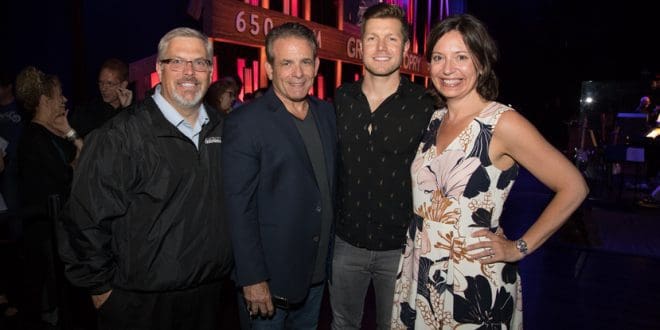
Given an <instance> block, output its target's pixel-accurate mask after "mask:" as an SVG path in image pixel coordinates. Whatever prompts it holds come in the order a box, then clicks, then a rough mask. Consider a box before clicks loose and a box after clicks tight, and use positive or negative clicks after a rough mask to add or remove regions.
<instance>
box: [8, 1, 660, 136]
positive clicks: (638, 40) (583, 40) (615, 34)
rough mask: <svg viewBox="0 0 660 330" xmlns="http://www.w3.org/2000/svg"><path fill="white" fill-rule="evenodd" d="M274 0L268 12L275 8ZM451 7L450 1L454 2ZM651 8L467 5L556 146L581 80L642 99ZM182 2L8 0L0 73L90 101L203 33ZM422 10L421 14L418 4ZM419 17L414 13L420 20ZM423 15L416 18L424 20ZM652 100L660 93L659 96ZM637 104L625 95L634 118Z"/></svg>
mask: <svg viewBox="0 0 660 330" xmlns="http://www.w3.org/2000/svg"><path fill="white" fill-rule="evenodd" d="M276 2H277V0H272V1H271V5H272V6H275V7H276V4H275V3H276ZM452 2H453V3H455V1H452ZM652 3H653V1H648V0H647V1H636V0H629V1H622V2H604V1H596V0H583V1H569V0H534V1H531V0H508V1H492V0H466V1H465V2H464V3H463V4H464V9H465V11H466V12H468V13H471V14H474V15H475V16H477V17H479V18H480V19H481V20H483V21H484V22H485V23H486V24H487V26H488V28H489V30H490V32H491V34H492V35H493V37H494V38H495V39H496V41H497V43H498V45H499V47H500V55H501V56H500V57H501V60H500V63H499V65H498V66H497V67H496V69H497V72H498V75H499V77H500V81H501V93H500V101H502V102H503V103H507V104H511V105H512V106H514V107H515V108H516V109H518V110H519V111H520V112H521V113H523V114H524V115H525V116H527V117H528V118H529V119H530V120H531V121H532V122H533V123H534V124H536V125H537V127H539V129H540V130H541V131H542V132H543V133H544V134H545V135H547V136H548V138H549V139H550V140H551V141H553V142H554V143H555V144H559V145H561V144H563V143H565V140H566V134H565V127H564V126H566V122H567V121H568V120H569V119H571V118H572V117H575V116H576V113H577V112H578V111H579V98H580V92H581V88H580V86H581V82H582V81H585V80H597V81H613V82H626V83H627V84H628V85H630V83H631V82H632V83H633V85H635V86H639V88H640V91H639V96H641V95H643V94H645V93H648V92H649V89H650V87H649V82H650V81H651V80H652V79H653V78H654V77H655V76H656V74H658V73H660V68H659V65H658V62H659V61H658V58H659V53H658V40H660V38H659V37H658V32H657V31H658V30H660V29H659V28H658V22H657V21H658V18H659V17H658V11H657V10H655V8H654V5H653V4H652ZM187 6H188V0H157V1H156V0H144V1H137V0H56V1H37V0H21V1H17V0H6V1H2V3H1V4H0V24H2V25H1V26H0V40H2V43H1V44H2V48H1V50H0V65H1V66H2V67H3V69H4V70H9V71H10V72H12V73H17V72H18V71H19V70H20V69H21V68H23V67H24V66H26V65H35V66H37V67H38V68H40V69H42V70H43V71H45V72H48V73H53V74H56V75H58V76H59V77H60V78H61V80H62V82H63V87H64V93H65V95H66V96H67V97H68V98H69V100H70V103H72V105H75V104H76V103H78V102H81V101H84V100H86V99H88V98H89V97H91V96H93V95H94V94H95V93H96V85H95V80H96V75H97V72H98V67H99V66H100V64H101V62H102V61H103V60H104V59H105V58H108V57H118V58H121V59H124V60H125V61H127V62H132V61H135V60H138V59H142V58H144V57H147V56H150V55H153V54H154V53H155V52H156V46H157V43H158V40H159V38H160V37H161V36H162V35H163V34H164V33H165V32H166V31H168V30H169V29H171V28H174V27H177V26H190V27H193V28H201V26H202V22H198V21H196V20H194V19H192V18H191V17H190V16H188V14H187V13H186V8H187ZM420 7H424V6H420ZM420 14H421V13H420ZM422 17H423V16H422ZM656 93H657V92H656ZM637 100H638V97H635V98H634V99H633V97H631V100H630V101H627V100H626V102H625V103H630V104H629V105H628V106H629V109H621V110H619V111H632V110H633V109H634V108H635V106H636V102H637Z"/></svg>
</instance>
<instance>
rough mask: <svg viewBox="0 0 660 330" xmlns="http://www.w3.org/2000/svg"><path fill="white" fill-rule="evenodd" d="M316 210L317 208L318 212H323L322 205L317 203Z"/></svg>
mask: <svg viewBox="0 0 660 330" xmlns="http://www.w3.org/2000/svg"><path fill="white" fill-rule="evenodd" d="M315 210H316V212H318V213H321V206H320V205H317V206H316V209H315Z"/></svg>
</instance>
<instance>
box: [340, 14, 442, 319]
mask: <svg viewBox="0 0 660 330" xmlns="http://www.w3.org/2000/svg"><path fill="white" fill-rule="evenodd" d="M363 22H364V23H363V25H362V47H363V52H364V66H365V69H366V70H365V71H366V72H365V76H364V79H363V80H361V81H359V82H356V83H350V84H345V85H343V86H340V87H339V89H338V90H337V93H336V94H335V97H336V101H335V106H336V111H337V128H338V138H339V151H340V166H339V172H338V176H339V184H338V188H339V194H338V204H339V205H338V206H339V208H338V212H337V221H336V226H337V227H336V234H337V237H336V241H335V248H334V257H333V264H332V279H331V286H330V302H331V304H332V311H333V320H332V329H360V328H361V323H362V310H363V305H364V297H365V294H366V291H367V288H368V287H369V283H370V282H371V281H373V285H374V289H375V293H376V318H377V325H378V329H389V327H390V319H391V311H392V297H393V295H394V283H395V277H396V272H397V268H398V265H399V258H400V256H401V248H402V246H403V244H404V242H405V238H406V235H405V231H406V228H407V227H408V225H409V224H410V221H411V219H412V218H413V210H412V196H411V184H410V165H411V162H412V159H413V158H414V156H415V152H416V150H417V146H418V144H419V141H420V139H421V137H422V133H423V131H424V129H425V128H426V125H427V124H428V121H429V119H430V116H431V114H432V113H433V102H432V99H431V98H430V97H429V96H428V95H427V94H426V93H425V91H424V88H423V87H422V86H419V85H415V84H413V83H412V82H410V81H409V80H408V79H406V78H405V77H401V75H400V72H399V71H400V66H401V63H402V61H403V54H404V52H406V51H408V48H409V45H410V43H409V40H408V26H407V23H406V20H405V13H404V12H403V10H402V9H401V8H399V7H397V6H393V5H388V4H378V5H375V6H372V7H370V8H369V9H368V10H367V11H366V12H365V14H364V18H363Z"/></svg>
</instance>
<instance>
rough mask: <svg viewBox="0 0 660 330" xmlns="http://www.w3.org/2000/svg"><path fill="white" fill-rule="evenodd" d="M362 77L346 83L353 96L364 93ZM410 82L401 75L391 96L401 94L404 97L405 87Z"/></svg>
mask: <svg viewBox="0 0 660 330" xmlns="http://www.w3.org/2000/svg"><path fill="white" fill-rule="evenodd" d="M363 79H364V78H360V80H358V81H356V82H355V83H353V84H350V85H348V86H350V88H349V91H350V93H351V94H352V95H353V96H355V97H357V96H358V95H360V94H364V92H362V82H363ZM411 84H412V82H411V81H410V80H409V79H408V78H406V77H404V76H401V79H400V80H399V86H398V87H397V88H396V91H394V93H392V95H391V96H394V95H397V94H402V95H401V96H403V97H405V96H406V95H405V91H406V90H407V89H408V88H405V87H407V86H409V85H411Z"/></svg>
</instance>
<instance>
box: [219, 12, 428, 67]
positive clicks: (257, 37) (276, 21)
mask: <svg viewBox="0 0 660 330" xmlns="http://www.w3.org/2000/svg"><path fill="white" fill-rule="evenodd" d="M212 8H213V11H212V14H211V19H212V26H211V31H208V33H209V37H211V38H213V39H216V40H219V41H224V42H229V43H234V44H240V45H245V46H251V47H263V46H264V41H265V40H266V35H267V34H268V32H269V31H270V30H271V29H272V28H273V27H274V26H278V25H281V24H284V23H286V22H298V23H301V24H304V25H305V26H307V27H308V28H310V29H312V30H314V33H315V34H316V39H317V40H318V42H319V50H318V55H319V57H321V58H324V59H329V60H340V61H344V62H350V63H354V64H357V65H362V42H361V40H360V36H359V35H355V34H349V33H346V32H344V31H340V30H338V29H336V28H333V27H329V26H326V25H322V24H318V23H315V22H310V21H306V20H303V19H301V18H298V17H294V16H289V15H285V14H283V13H281V12H278V11H273V10H267V9H264V8H261V7H257V6H251V5H248V4H245V3H243V2H241V1H236V0H214V2H213V6H212ZM401 71H402V72H405V73H410V74H415V75H421V76H426V75H427V74H428V63H427V62H426V60H424V58H423V57H422V56H420V55H418V54H413V53H406V54H404V58H403V64H402V67H401Z"/></svg>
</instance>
